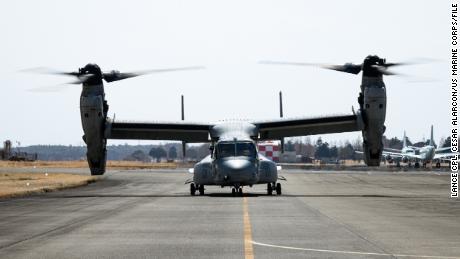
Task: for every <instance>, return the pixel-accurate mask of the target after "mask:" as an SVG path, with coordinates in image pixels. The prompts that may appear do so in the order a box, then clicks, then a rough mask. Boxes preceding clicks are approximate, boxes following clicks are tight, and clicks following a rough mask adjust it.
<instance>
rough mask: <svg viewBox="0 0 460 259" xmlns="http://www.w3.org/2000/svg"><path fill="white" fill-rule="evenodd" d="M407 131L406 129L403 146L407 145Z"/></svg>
mask: <svg viewBox="0 0 460 259" xmlns="http://www.w3.org/2000/svg"><path fill="white" fill-rule="evenodd" d="M406 139H407V138H406V131H404V137H403V148H405V147H407V140H406Z"/></svg>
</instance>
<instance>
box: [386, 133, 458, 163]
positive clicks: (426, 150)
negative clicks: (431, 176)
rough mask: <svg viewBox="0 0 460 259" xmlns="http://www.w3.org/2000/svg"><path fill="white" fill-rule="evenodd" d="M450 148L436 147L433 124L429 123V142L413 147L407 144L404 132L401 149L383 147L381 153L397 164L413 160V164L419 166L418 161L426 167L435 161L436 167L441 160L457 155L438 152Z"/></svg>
mask: <svg viewBox="0 0 460 259" xmlns="http://www.w3.org/2000/svg"><path fill="white" fill-rule="evenodd" d="M446 150H450V147H444V148H436V147H435V144H434V140H433V125H431V137H430V143H429V144H428V145H425V146H423V147H413V146H407V141H406V132H404V138H403V148H402V149H401V150H397V149H389V148H385V149H384V151H383V155H384V156H385V158H386V159H387V160H396V163H397V165H398V166H400V161H402V162H404V163H409V166H410V165H411V162H412V161H415V164H414V166H415V167H416V168H417V167H420V162H421V163H422V165H423V167H426V165H427V164H428V163H431V162H433V161H436V167H437V168H439V167H441V161H442V160H446V161H448V160H450V159H449V158H450V157H452V156H454V155H457V153H451V152H449V153H440V152H441V151H446Z"/></svg>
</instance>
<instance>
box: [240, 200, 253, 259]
mask: <svg viewBox="0 0 460 259" xmlns="http://www.w3.org/2000/svg"><path fill="white" fill-rule="evenodd" d="M243 225H244V258H245V259H254V250H253V247H252V231H251V221H250V220H249V209H248V199H247V198H246V197H243Z"/></svg>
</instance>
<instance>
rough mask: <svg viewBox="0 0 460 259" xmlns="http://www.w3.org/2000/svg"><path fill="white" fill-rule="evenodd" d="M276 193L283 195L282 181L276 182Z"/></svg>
mask: <svg viewBox="0 0 460 259" xmlns="http://www.w3.org/2000/svg"><path fill="white" fill-rule="evenodd" d="M276 194H277V195H281V184H280V183H277V184H276Z"/></svg>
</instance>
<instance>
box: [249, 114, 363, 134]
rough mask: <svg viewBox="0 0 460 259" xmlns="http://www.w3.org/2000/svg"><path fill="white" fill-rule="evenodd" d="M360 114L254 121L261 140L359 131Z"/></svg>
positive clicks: (360, 127)
mask: <svg viewBox="0 0 460 259" xmlns="http://www.w3.org/2000/svg"><path fill="white" fill-rule="evenodd" d="M360 121H361V117H360V115H359V114H358V115H354V114H352V115H337V116H327V117H318V118H298V119H277V120H272V121H260V122H253V124H255V125H256V126H257V127H258V128H259V133H260V138H259V139H261V140H270V139H281V138H284V137H296V136H307V135H316V134H327V133H340V132H350V131H358V130H361V129H362V126H361V125H362V123H360Z"/></svg>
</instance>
